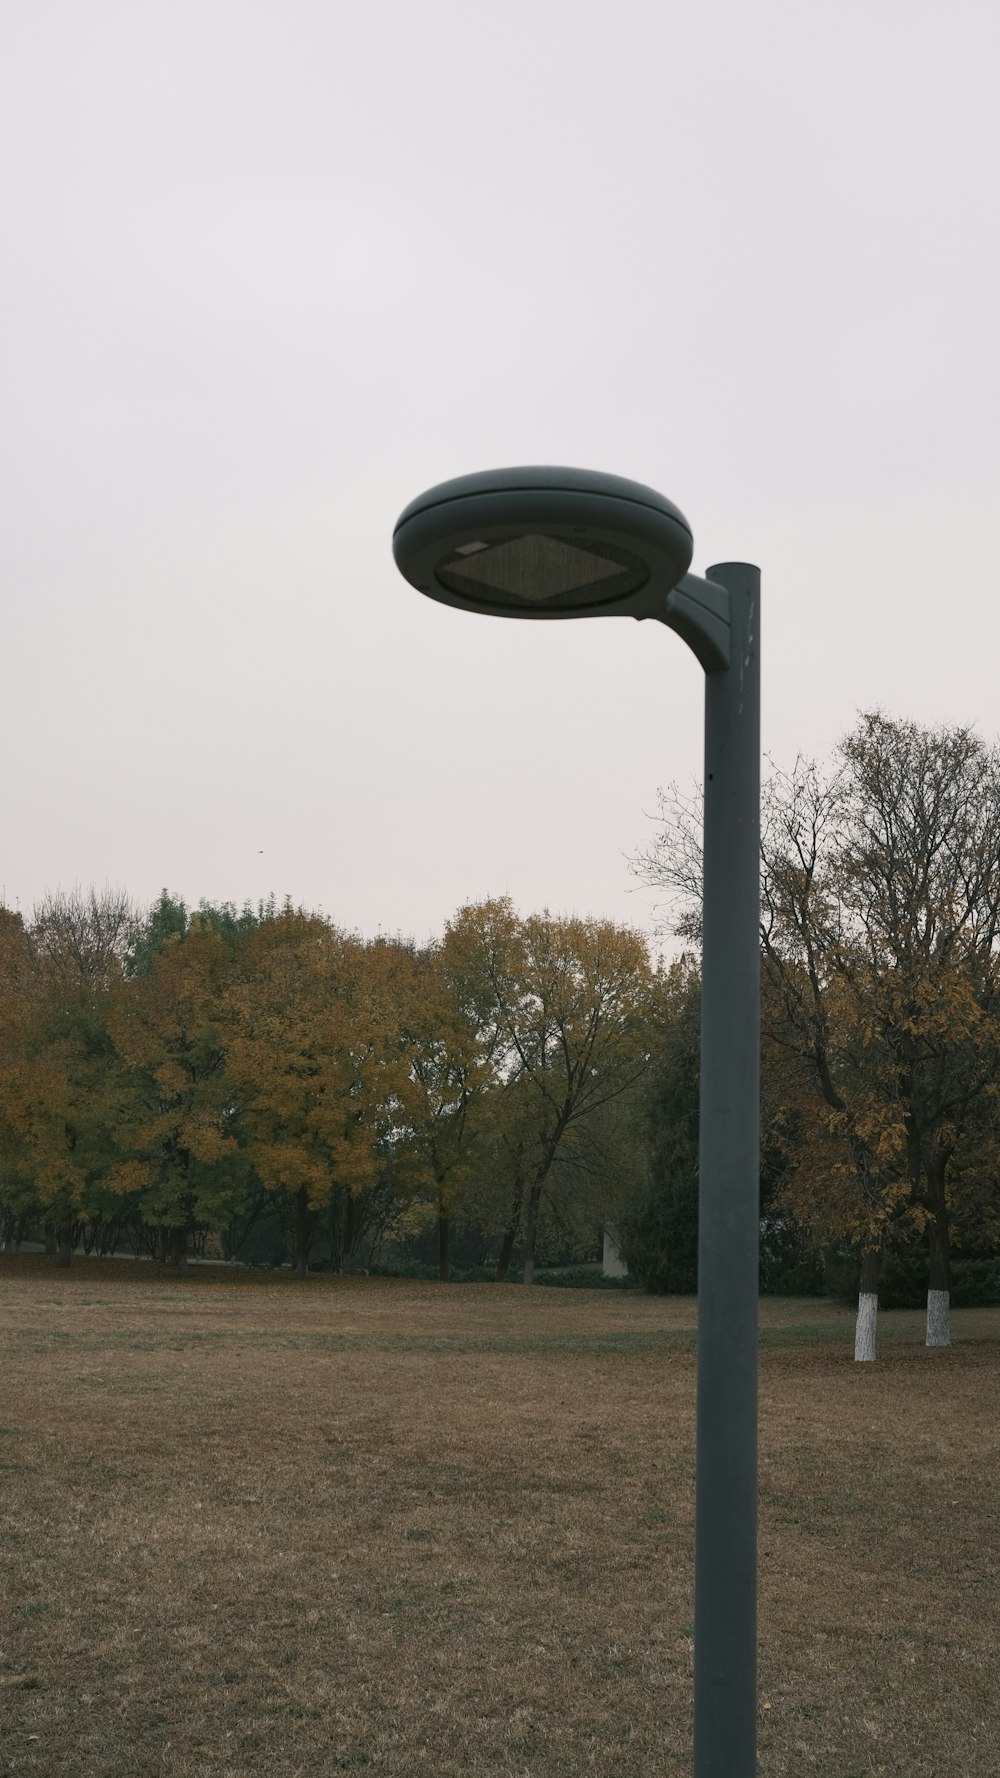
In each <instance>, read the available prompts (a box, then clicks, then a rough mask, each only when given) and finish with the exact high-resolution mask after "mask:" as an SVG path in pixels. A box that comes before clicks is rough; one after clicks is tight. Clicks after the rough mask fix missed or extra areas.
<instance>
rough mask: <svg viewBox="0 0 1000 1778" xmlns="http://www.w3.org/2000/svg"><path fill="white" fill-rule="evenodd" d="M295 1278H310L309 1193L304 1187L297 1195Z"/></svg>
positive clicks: (300, 1187) (300, 1188) (301, 1186)
mask: <svg viewBox="0 0 1000 1778" xmlns="http://www.w3.org/2000/svg"><path fill="white" fill-rule="evenodd" d="M295 1276H296V1278H308V1276H309V1193H308V1192H307V1191H306V1188H305V1186H304V1185H300V1186H299V1189H298V1191H297V1192H296V1194H295Z"/></svg>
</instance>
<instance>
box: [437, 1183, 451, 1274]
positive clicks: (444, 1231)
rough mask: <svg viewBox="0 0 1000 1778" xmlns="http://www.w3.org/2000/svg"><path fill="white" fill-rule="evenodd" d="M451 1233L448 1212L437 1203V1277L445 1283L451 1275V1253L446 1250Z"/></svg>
mask: <svg viewBox="0 0 1000 1778" xmlns="http://www.w3.org/2000/svg"><path fill="white" fill-rule="evenodd" d="M450 1233H451V1228H450V1224H449V1221H448V1212H447V1210H445V1209H444V1207H443V1205H441V1204H440V1203H439V1204H438V1277H439V1278H441V1279H442V1280H443V1282H444V1283H445V1284H447V1282H448V1279H449V1278H450V1277H451V1255H450V1253H449V1250H448V1239H449V1235H450Z"/></svg>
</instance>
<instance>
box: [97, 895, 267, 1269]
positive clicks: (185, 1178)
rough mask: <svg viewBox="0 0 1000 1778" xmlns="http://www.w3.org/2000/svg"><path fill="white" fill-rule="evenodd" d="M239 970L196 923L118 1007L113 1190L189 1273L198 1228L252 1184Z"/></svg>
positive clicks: (123, 993)
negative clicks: (229, 1006) (237, 1066)
mask: <svg viewBox="0 0 1000 1778" xmlns="http://www.w3.org/2000/svg"><path fill="white" fill-rule="evenodd" d="M230 967H231V958H230V953H229V951H228V949H227V947H226V945H225V944H224V943H223V941H222V939H221V938H220V936H219V934H218V933H217V932H215V931H213V930H212V928H211V927H210V926H208V925H205V926H203V925H202V924H201V923H200V921H199V919H198V917H197V916H194V917H193V918H192V920H191V921H190V923H189V925H188V927H187V930H186V931H185V932H184V934H183V936H181V935H180V934H178V933H176V932H174V933H172V934H171V935H170V936H169V937H167V939H166V941H165V942H164V943H163V945H162V946H161V948H160V949H158V950H156V951H155V952H154V953H153V954H152V956H151V959H150V967H149V969H148V973H141V974H136V975H134V976H133V978H132V979H131V980H129V981H127V982H125V983H124V984H123V986H122V988H121V990H120V992H119V993H118V994H117V995H116V997H115V999H114V1001H113V1003H112V1005H111V1007H110V1010H109V1028H110V1031H111V1036H112V1039H113V1041H114V1045H115V1049H116V1051H117V1054H118V1056H119V1058H120V1061H121V1063H122V1065H123V1068H124V1069H125V1071H126V1079H127V1090H126V1097H125V1102H124V1105H123V1112H122V1117H121V1120H120V1123H119V1130H118V1149H119V1159H118V1162H117V1164H116V1166H115V1167H114V1169H113V1171H112V1173H111V1175H110V1183H111V1185H112V1187H113V1189H115V1190H116V1191H118V1192H119V1193H123V1194H124V1193H130V1192H135V1193H137V1194H138V1200H139V1206H140V1209H141V1210H142V1213H143V1215H144V1216H145V1217H146V1219H147V1220H149V1221H152V1222H155V1223H157V1224H158V1225H159V1226H160V1227H162V1228H164V1229H167V1230H170V1231H171V1244H172V1250H173V1258H174V1259H175V1261H176V1264H177V1266H178V1270H179V1272H180V1273H181V1274H182V1275H183V1274H184V1273H185V1272H186V1270H187V1261H186V1252H187V1234H188V1231H189V1229H190V1228H191V1227H192V1226H193V1225H194V1224H195V1223H196V1222H199V1221H201V1222H208V1223H210V1224H211V1225H212V1226H218V1225H219V1224H220V1223H221V1222H223V1221H224V1220H226V1219H227V1218H228V1217H229V1216H231V1215H232V1213H233V1210H234V1208H235V1206H236V1204H237V1203H238V1202H239V1200H240V1198H241V1196H242V1193H243V1192H244V1190H245V1189H246V1184H247V1177H246V1172H245V1169H244V1168H243V1167H242V1166H241V1165H240V1160H239V1155H238V1143H237V1136H236V1130H235V1119H236V1109H237V1108H236V1107H235V1106H234V1103H233V1097H232V1092H231V1087H230V1082H229V1080H228V1078H227V1075H226V1033H225V1028H224V1019H223V1010H224V997H225V991H226V986H227V981H228V975H229V971H230Z"/></svg>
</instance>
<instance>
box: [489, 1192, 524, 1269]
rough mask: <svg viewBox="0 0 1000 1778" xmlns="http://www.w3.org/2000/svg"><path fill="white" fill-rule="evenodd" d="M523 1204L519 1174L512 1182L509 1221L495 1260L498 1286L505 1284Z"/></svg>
mask: <svg viewBox="0 0 1000 1778" xmlns="http://www.w3.org/2000/svg"><path fill="white" fill-rule="evenodd" d="M523 1202H524V1179H523V1178H522V1176H521V1174H520V1173H519V1174H518V1176H517V1178H516V1180H515V1181H514V1197H513V1201H512V1203H511V1207H510V1221H509V1222H508V1224H507V1228H506V1230H505V1232H504V1238H503V1240H502V1241H501V1243H500V1257H499V1259H498V1260H497V1277H496V1281H497V1283H498V1284H506V1282H507V1273H508V1272H509V1270H510V1261H511V1255H512V1253H513V1251H514V1242H515V1241H516V1240H517V1232H518V1229H519V1228H520V1226H521V1205H522V1204H523Z"/></svg>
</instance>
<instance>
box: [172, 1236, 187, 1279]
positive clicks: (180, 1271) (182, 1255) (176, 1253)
mask: <svg viewBox="0 0 1000 1778" xmlns="http://www.w3.org/2000/svg"><path fill="white" fill-rule="evenodd" d="M170 1263H171V1265H173V1266H176V1267H177V1276H178V1278H186V1277H187V1275H188V1262H187V1229H186V1228H180V1229H171V1231H170Z"/></svg>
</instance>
